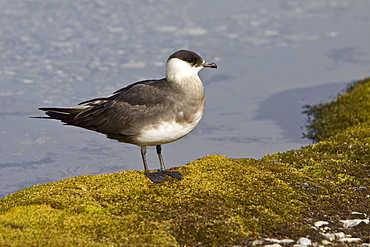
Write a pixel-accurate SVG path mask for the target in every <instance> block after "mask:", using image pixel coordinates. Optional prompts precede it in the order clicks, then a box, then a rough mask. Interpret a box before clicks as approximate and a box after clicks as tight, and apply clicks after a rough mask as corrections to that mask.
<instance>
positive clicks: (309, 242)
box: [297, 238, 312, 246]
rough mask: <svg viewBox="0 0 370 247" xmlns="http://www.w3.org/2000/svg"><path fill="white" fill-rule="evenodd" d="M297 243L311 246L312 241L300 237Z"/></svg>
mask: <svg viewBox="0 0 370 247" xmlns="http://www.w3.org/2000/svg"><path fill="white" fill-rule="evenodd" d="M297 244H301V245H304V246H311V245H312V242H311V240H309V239H308V238H300V239H298V241H297Z"/></svg>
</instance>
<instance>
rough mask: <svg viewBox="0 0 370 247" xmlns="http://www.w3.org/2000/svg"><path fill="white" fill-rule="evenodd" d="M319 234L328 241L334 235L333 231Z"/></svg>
mask: <svg viewBox="0 0 370 247" xmlns="http://www.w3.org/2000/svg"><path fill="white" fill-rule="evenodd" d="M321 235H322V236H324V237H325V238H326V239H327V240H329V241H333V240H335V235H334V234H333V233H321Z"/></svg>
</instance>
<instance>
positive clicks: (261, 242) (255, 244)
mask: <svg viewBox="0 0 370 247" xmlns="http://www.w3.org/2000/svg"><path fill="white" fill-rule="evenodd" d="M262 244H263V240H254V241H253V242H252V246H257V245H262Z"/></svg>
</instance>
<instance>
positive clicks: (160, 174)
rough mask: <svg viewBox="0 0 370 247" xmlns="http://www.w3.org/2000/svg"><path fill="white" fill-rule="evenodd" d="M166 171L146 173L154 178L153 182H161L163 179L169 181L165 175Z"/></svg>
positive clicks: (150, 177) (151, 178)
mask: <svg viewBox="0 0 370 247" xmlns="http://www.w3.org/2000/svg"><path fill="white" fill-rule="evenodd" d="M164 174H165V173H164V172H163V171H159V172H148V173H146V176H147V177H148V178H149V179H150V180H152V182H153V183H160V182H163V181H167V178H166V176H165V175H164Z"/></svg>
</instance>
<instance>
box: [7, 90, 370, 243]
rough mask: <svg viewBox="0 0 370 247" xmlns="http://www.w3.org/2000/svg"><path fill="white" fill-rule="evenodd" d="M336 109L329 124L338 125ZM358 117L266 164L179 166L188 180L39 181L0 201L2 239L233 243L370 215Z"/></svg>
mask: <svg viewBox="0 0 370 247" xmlns="http://www.w3.org/2000/svg"><path fill="white" fill-rule="evenodd" d="M368 84H369V83H365V84H358V87H360V88H363V87H365V86H368ZM351 92H354V93H356V94H357V95H360V94H358V92H357V87H355V88H354V89H352V90H351ZM351 92H350V93H347V94H345V95H344V96H341V97H349V98H351V97H352V96H351V95H350V94H351ZM362 92H364V93H366V92H367V91H366V90H364V89H362ZM341 97H339V98H338V102H347V101H343V100H342V99H341ZM363 97H365V96H363ZM352 100H354V98H352ZM345 105H346V106H348V104H347V103H346V104H345ZM364 105H365V104H362V103H361V104H360V106H358V107H362V106H364ZM320 107H323V108H325V107H324V106H320ZM327 107H329V108H330V107H331V104H328V105H327ZM351 107H352V105H351ZM339 108H341V109H342V110H343V109H344V108H345V106H342V107H340V106H336V109H339ZM347 110H350V111H352V108H350V109H347ZM343 111H345V110H343ZM322 112H324V110H322ZM325 112H326V111H325ZM356 112H357V113H358V112H363V110H361V109H358V110H357V111H356ZM331 113H332V114H334V115H338V114H337V112H336V111H329V112H326V114H327V115H326V117H328V119H329V120H324V119H323V120H322V122H325V123H327V122H330V121H332V122H335V121H334V120H333V119H335V117H334V116H333V115H331ZM342 115H346V114H344V113H343V114H341V116H342ZM322 117H324V116H322ZM357 119H361V121H360V120H358V121H356V122H355V124H354V121H352V119H351V123H342V124H338V125H330V126H331V127H332V129H330V132H331V134H330V135H329V136H330V137H327V138H326V139H325V140H324V141H321V142H319V143H317V144H315V145H311V146H307V147H303V148H301V149H300V150H292V151H288V152H285V153H277V154H273V155H266V156H264V157H263V158H262V159H261V160H253V159H230V158H226V157H223V156H217V155H211V156H208V157H205V158H202V159H199V160H196V161H194V162H191V163H189V164H187V165H185V166H182V167H178V168H174V169H175V170H177V171H179V172H181V173H183V175H184V179H183V180H181V181H177V180H170V181H168V182H163V183H161V184H153V183H151V182H150V180H149V179H147V178H146V177H145V175H144V173H143V172H135V171H123V172H119V173H114V174H106V175H96V176H81V177H76V178H70V179H66V180H62V181H59V182H56V183H47V184H43V185H37V186H33V187H31V188H28V189H25V190H22V191H19V192H17V193H14V194H12V195H9V196H7V197H5V198H1V199H0V245H1V246H147V245H154V246H156V245H157V246H185V245H187V246H196V245H204V246H230V245H238V244H245V245H248V244H250V241H253V240H255V239H256V238H258V237H289V238H298V237H301V236H313V235H315V234H317V233H316V232H315V231H314V230H312V229H311V228H310V226H309V225H308V224H307V222H306V220H308V219H312V220H320V219H327V218H328V217H329V218H330V217H340V218H341V216H345V215H348V214H349V213H350V212H352V211H359V212H362V213H367V214H368V215H369V214H370V211H369V210H370V209H369V208H370V207H369V198H368V197H366V195H368V190H369V189H368V186H369V184H370V178H369V174H370V168H369V167H370V165H369V160H370V131H369V129H370V122H369V121H365V120H366V118H365V117H363V118H361V117H358V118H357ZM343 126H348V127H346V128H344V127H343ZM335 133H336V134H335Z"/></svg>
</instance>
